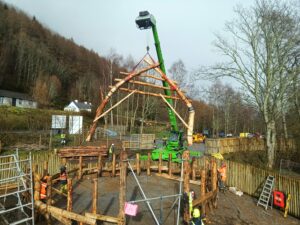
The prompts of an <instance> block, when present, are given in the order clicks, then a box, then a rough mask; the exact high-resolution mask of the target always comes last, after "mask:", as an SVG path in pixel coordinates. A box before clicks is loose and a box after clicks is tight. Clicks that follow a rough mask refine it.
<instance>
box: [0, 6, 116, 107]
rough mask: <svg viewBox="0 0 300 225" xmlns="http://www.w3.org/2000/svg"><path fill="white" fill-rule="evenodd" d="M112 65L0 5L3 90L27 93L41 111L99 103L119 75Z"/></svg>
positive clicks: (25, 16) (34, 21)
mask: <svg viewBox="0 0 300 225" xmlns="http://www.w3.org/2000/svg"><path fill="white" fill-rule="evenodd" d="M111 62H112V61H108V60H106V59H105V58H103V57H101V56H99V55H98V54H97V53H95V52H93V51H92V50H87V49H86V48H84V47H82V46H78V45H77V44H75V43H74V42H73V41H72V39H71V40H69V39H66V38H64V37H62V36H60V35H58V34H56V33H54V32H52V31H50V30H49V29H46V28H44V27H43V25H41V24H40V23H39V22H38V21H37V20H36V19H35V18H34V17H33V18H29V17H28V16H27V15H25V14H24V13H23V12H20V11H18V10H16V9H14V8H12V7H10V6H7V5H6V4H4V3H1V2H0V88H1V89H7V90H13V91H20V92H25V93H28V94H30V95H31V96H33V97H34V99H36V100H37V101H38V102H39V105H40V106H54V107H55V106H56V107H57V106H63V105H64V104H65V103H66V102H67V101H69V100H70V99H79V100H84V101H90V102H92V103H98V102H99V87H105V86H107V85H106V84H107V82H106V80H105V74H108V71H109V70H111V69H112V70H118V66H117V65H116V64H114V63H113V62H112V64H113V65H111ZM114 72H115V71H113V73H114Z"/></svg>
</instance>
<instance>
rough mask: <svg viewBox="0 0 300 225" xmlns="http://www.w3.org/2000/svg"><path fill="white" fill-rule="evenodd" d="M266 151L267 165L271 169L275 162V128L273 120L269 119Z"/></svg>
mask: <svg viewBox="0 0 300 225" xmlns="http://www.w3.org/2000/svg"><path fill="white" fill-rule="evenodd" d="M266 141H267V152H268V167H269V169H272V168H273V166H274V162H275V146H276V129H275V121H274V120H271V121H269V122H268V123H267V140H266Z"/></svg>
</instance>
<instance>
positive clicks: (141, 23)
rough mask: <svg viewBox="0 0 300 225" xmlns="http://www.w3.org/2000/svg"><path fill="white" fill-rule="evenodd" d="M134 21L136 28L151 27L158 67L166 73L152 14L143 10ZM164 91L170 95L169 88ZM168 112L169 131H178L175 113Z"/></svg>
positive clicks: (170, 100)
mask: <svg viewBox="0 0 300 225" xmlns="http://www.w3.org/2000/svg"><path fill="white" fill-rule="evenodd" d="M135 22H136V24H137V26H138V28H140V29H141V30H145V29H150V28H152V32H153V37H154V43H155V48H156V53H157V58H158V62H159V67H160V69H161V71H163V72H164V74H166V68H165V64H164V59H163V55H162V51H161V47H160V42H159V38H158V32H157V27H156V21H155V18H154V16H153V15H152V14H150V13H149V12H148V11H143V12H140V13H139V17H138V18H137V19H136V20H135ZM162 83H163V86H164V87H169V84H168V83H167V82H166V81H163V82H162ZM164 92H165V95H167V96H171V91H170V90H168V89H165V90H164ZM167 101H168V102H169V103H170V105H173V101H172V99H171V98H168V99H167ZM168 113H169V119H170V123H171V131H175V132H178V131H179V130H178V125H177V121H176V116H175V113H174V112H173V111H172V110H171V109H170V108H168Z"/></svg>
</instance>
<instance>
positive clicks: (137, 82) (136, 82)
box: [115, 78, 171, 90]
mask: <svg viewBox="0 0 300 225" xmlns="http://www.w3.org/2000/svg"><path fill="white" fill-rule="evenodd" d="M120 80H122V79H119V78H115V81H120ZM128 82H129V83H133V84H138V85H143V86H148V87H153V88H158V89H163V90H171V89H170V88H169V87H164V86H159V85H155V84H151V83H147V82H142V81H137V80H129V81H128Z"/></svg>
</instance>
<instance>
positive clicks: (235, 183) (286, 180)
mask: <svg viewBox="0 0 300 225" xmlns="http://www.w3.org/2000/svg"><path fill="white" fill-rule="evenodd" d="M268 175H272V176H274V177H275V190H279V191H283V192H284V193H286V194H288V193H290V194H291V197H292V198H291V201H290V209H289V214H291V215H293V216H295V217H298V218H299V217H300V179H295V178H290V177H287V176H282V175H279V174H278V173H275V172H269V171H267V170H263V169H259V168H256V167H253V166H251V165H247V164H241V163H237V162H232V161H227V185H228V186H232V187H237V188H238V189H240V190H241V191H243V192H245V193H247V194H249V195H251V196H254V197H256V198H258V197H259V195H260V193H261V191H262V188H263V185H264V182H265V180H266V178H267V176H268Z"/></svg>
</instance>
